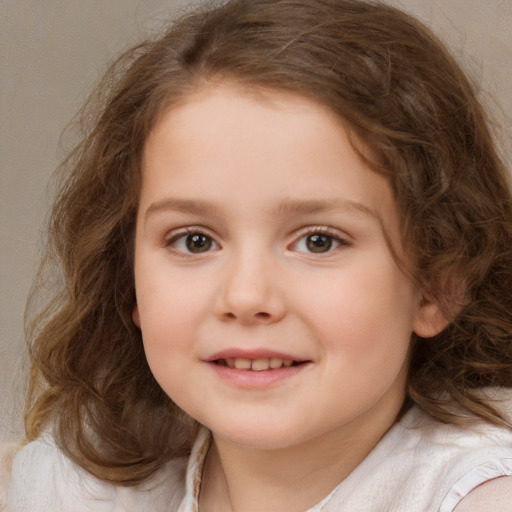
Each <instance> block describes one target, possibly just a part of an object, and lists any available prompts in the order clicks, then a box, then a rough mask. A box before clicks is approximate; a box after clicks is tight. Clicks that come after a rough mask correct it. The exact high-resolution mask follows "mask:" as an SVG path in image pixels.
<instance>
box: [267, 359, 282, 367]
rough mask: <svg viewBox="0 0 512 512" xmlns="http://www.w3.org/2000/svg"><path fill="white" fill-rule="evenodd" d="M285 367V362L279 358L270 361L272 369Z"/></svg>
mask: <svg viewBox="0 0 512 512" xmlns="http://www.w3.org/2000/svg"><path fill="white" fill-rule="evenodd" d="M281 366H283V360H282V359H280V358H279V357H273V358H271V359H270V368H281Z"/></svg>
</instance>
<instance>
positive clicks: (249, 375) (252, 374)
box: [207, 362, 310, 389]
mask: <svg viewBox="0 0 512 512" xmlns="http://www.w3.org/2000/svg"><path fill="white" fill-rule="evenodd" d="M207 364H208V365H209V366H210V368H211V369H212V370H213V371H214V372H215V373H216V374H217V375H218V376H219V377H220V378H221V379H223V380H224V381H226V382H228V383H229V384H231V385H233V386H236V387H239V388H245V389H262V388H267V387H270V386H272V385H275V384H278V383H281V382H282V381H285V380H287V379H291V378H293V377H295V376H296V375H298V374H299V373H302V372H303V371H304V370H305V369H306V368H308V367H309V366H310V363H301V364H298V365H296V366H284V367H281V368H276V369H271V370H262V371H259V372H258V371H254V370H239V369H238V368H229V367H228V366H222V365H220V364H216V363H212V362H208V363H207Z"/></svg>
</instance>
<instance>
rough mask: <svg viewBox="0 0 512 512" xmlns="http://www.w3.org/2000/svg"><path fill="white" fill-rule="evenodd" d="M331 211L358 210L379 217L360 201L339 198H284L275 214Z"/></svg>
mask: <svg viewBox="0 0 512 512" xmlns="http://www.w3.org/2000/svg"><path fill="white" fill-rule="evenodd" d="M331 211H341V212H359V213H362V214H364V215H368V216H370V217H375V218H377V219H378V218H380V217H379V215H378V214H377V213H376V212H375V211H374V210H372V209H371V208H369V207H368V206H365V205H364V204H362V203H359V202H357V201H352V200H350V199H339V198H332V199H306V200H303V199H300V200H297V199H291V198H286V199H284V200H283V201H281V204H280V205H279V206H278V208H277V209H276V213H277V214H287V213H295V214H314V213H322V212H331Z"/></svg>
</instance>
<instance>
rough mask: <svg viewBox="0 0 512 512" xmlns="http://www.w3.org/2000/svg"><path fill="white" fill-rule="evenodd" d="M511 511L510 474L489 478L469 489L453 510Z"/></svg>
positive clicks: (479, 511)
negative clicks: (471, 489)
mask: <svg viewBox="0 0 512 512" xmlns="http://www.w3.org/2000/svg"><path fill="white" fill-rule="evenodd" d="M485 510H492V511H493V512H512V476H505V477H500V478H496V479H494V480H490V481H489V482H486V483H485V484H482V485H480V486H479V487H477V488H476V489H474V490H473V491H471V492H470V493H469V494H468V495H467V496H466V497H465V498H464V499H463V500H462V501H461V502H460V503H459V505H457V507H455V511H454V512H482V511H485Z"/></svg>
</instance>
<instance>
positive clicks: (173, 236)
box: [163, 226, 221, 257]
mask: <svg viewBox="0 0 512 512" xmlns="http://www.w3.org/2000/svg"><path fill="white" fill-rule="evenodd" d="M196 234H197V235H204V236H207V237H208V238H211V240H212V242H213V243H214V244H215V245H216V246H217V248H216V249H213V250H218V249H220V248H221V245H220V243H219V242H217V240H216V236H215V235H214V234H213V233H212V232H211V231H210V230H209V229H206V228H204V227H202V226H186V227H182V228H176V229H173V230H172V231H170V232H169V233H167V234H166V235H165V237H164V240H163V246H164V247H166V248H169V249H170V250H172V251H173V252H174V253H175V254H177V255H179V256H184V257H188V256H199V255H201V254H208V253H210V252H213V250H209V251H206V252H204V253H197V254H194V253H189V252H184V251H180V250H178V249H175V248H174V247H172V244H173V243H174V242H176V240H179V239H180V238H181V237H186V236H187V235H196Z"/></svg>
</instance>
